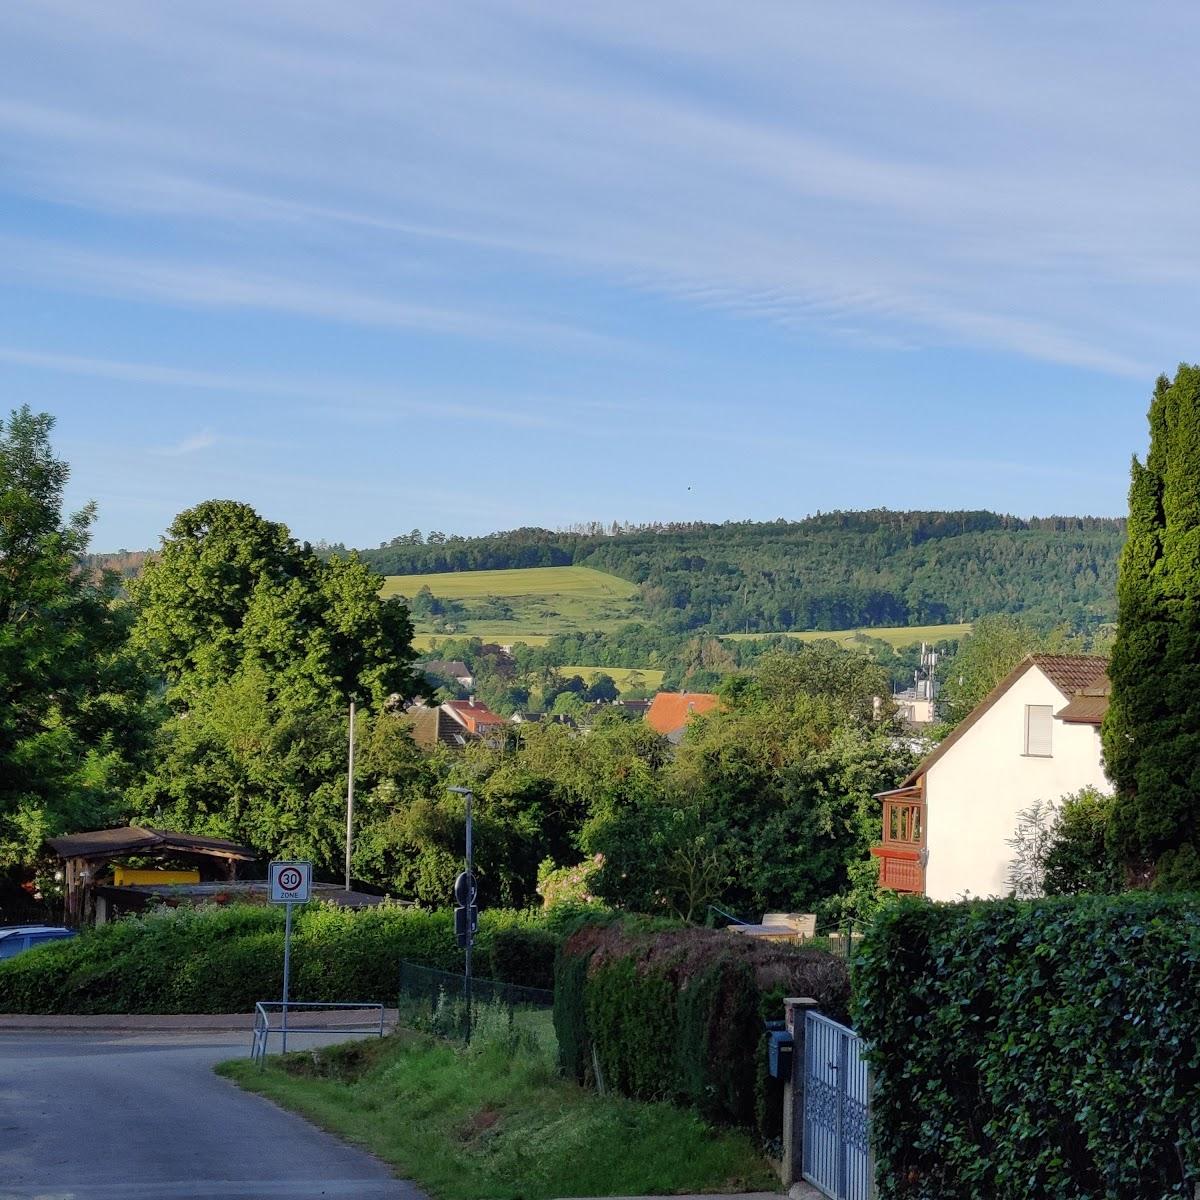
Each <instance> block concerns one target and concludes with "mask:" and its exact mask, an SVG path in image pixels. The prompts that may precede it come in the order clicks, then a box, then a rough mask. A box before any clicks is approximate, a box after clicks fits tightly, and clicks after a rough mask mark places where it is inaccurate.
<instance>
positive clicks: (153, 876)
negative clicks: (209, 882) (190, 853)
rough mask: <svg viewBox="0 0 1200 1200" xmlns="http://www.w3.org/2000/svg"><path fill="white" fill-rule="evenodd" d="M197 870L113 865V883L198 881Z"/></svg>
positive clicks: (128, 884) (131, 884)
mask: <svg viewBox="0 0 1200 1200" xmlns="http://www.w3.org/2000/svg"><path fill="white" fill-rule="evenodd" d="M199 882H200V872H199V871H157V870H155V869H153V868H143V867H113V883H114V884H115V885H116V886H117V887H131V886H133V885H134V884H138V883H159V884H162V883H166V884H170V883H199Z"/></svg>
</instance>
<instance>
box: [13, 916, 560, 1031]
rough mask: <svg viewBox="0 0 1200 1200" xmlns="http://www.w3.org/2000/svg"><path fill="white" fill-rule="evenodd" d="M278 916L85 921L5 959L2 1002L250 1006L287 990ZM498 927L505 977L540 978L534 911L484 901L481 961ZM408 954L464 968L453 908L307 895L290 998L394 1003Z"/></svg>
mask: <svg viewBox="0 0 1200 1200" xmlns="http://www.w3.org/2000/svg"><path fill="white" fill-rule="evenodd" d="M283 924H284V914H283V912H282V911H281V910H279V909H273V908H263V907H256V906H250V905H232V906H229V907H226V908H216V907H202V908H194V909H192V908H179V909H163V910H160V911H157V912H152V913H148V914H146V915H144V916H141V917H132V918H127V919H125V920H122V921H117V922H115V923H113V924H111V925H104V926H101V927H100V928H99V929H94V930H85V931H84V932H83V933H81V934H80V936H79V937H76V938H73V939H71V940H70V941H63V942H54V943H49V944H47V945H46V946H43V947H39V948H38V949H36V950H29V951H27V952H26V953H24V954H20V955H17V956H16V957H15V958H12V959H10V960H6V961H4V962H2V963H0V1012H22V1013H53V1012H70V1013H153V1012H158V1013H173V1012H174V1013H178V1012H199V1013H218V1012H249V1011H250V1010H251V1009H252V1008H253V1007H254V1003H255V1001H257V1000H264V999H274V998H275V997H277V996H278V995H279V993H280V988H281V984H282V978H283ZM497 937H499V938H500V939H501V941H502V942H503V943H504V946H505V948H504V949H502V950H501V952H500V953H501V957H502V960H503V963H504V968H505V970H507V971H508V972H509V973H510V975H511V976H512V977H511V978H510V979H509V982H514V983H522V984H527V985H531V986H535V987H541V986H545V979H546V966H545V964H546V962H547V961H549V960H550V958H551V956H552V953H553V952H552V950H549V949H547V947H546V945H545V943H544V930H543V929H542V928H541V925H540V921H539V918H538V917H537V916H535V915H534V914H532V913H524V912H512V911H508V910H504V909H491V910H485V911H484V912H483V913H481V914H480V929H479V940H478V942H477V945H478V946H479V949H480V952H481V954H482V955H483V956H484V957H485V960H486V959H487V957H488V956H489V955H491V954H492V951H493V945H494V942H495V939H496V938H497ZM522 938H525V939H526V941H527V944H525V943H524V942H522V941H521V939H522ZM539 939H542V940H540V941H539ZM535 943H536V945H537V948H536V949H535V948H534V946H535ZM517 945H521V947H522V949H521V950H520V951H518V950H517V949H516V947H517ZM402 958H403V959H407V960H408V961H410V962H416V963H422V964H425V965H427V966H431V967H437V968H439V969H440V970H444V971H460V970H461V969H462V951H461V950H460V949H459V947H458V945H457V943H456V942H455V940H454V922H453V915H452V914H451V913H450V912H448V911H443V912H427V911H424V910H422V909H416V908H401V907H399V906H393V905H381V906H380V907H378V908H372V909H366V910H364V911H362V912H351V911H349V910H347V909H342V908H337V907H335V906H333V905H323V904H311V905H307V906H305V907H304V908H301V909H298V910H296V912H295V914H294V920H293V937H292V999H293V1000H331V1001H338V1000H343V1001H347V1000H367V1001H375V1002H382V1003H386V1004H389V1005H394V1004H395V1002H396V995H397V989H398V986H399V964H400V960H401V959H402ZM524 970H528V971H529V972H530V976H529V977H528V978H524V977H521V972H522V971H524Z"/></svg>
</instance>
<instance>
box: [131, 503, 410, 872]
mask: <svg viewBox="0 0 1200 1200" xmlns="http://www.w3.org/2000/svg"><path fill="white" fill-rule="evenodd" d="M379 582H380V581H379V577H378V576H377V575H375V574H374V573H373V572H371V571H370V570H369V569H368V568H367V567H366V566H365V565H364V564H363V563H362V562H360V561H359V560H358V559H357V558H354V557H351V558H333V559H330V560H329V561H327V562H323V561H321V560H320V559H319V558H318V557H317V556H316V555H315V554H314V553H313V552H312V550H311V548H310V547H308V546H307V545H301V544H300V543H298V542H297V541H296V540H295V539H294V538H293V537H292V536H291V534H290V533H289V532H288V530H287V528H286V527H285V526H283V525H280V524H278V523H276V522H273V521H267V520H264V519H263V518H262V517H261V516H259V515H258V513H256V512H255V511H254V510H253V509H252V508H251V507H249V506H248V505H246V504H239V503H235V502H233V501H226V500H212V501H208V502H206V503H204V504H200V505H198V506H196V507H195V508H192V509H189V510H188V511H186V512H184V513H181V514H180V515H179V516H178V517H177V518H176V519H175V521H174V523H173V524H172V526H171V528H170V530H169V531H168V533H167V536H166V537H165V538H164V540H163V547H162V551H161V553H160V554H159V556H158V557H157V559H156V560H155V561H154V562H152V563H151V564H149V565H148V566H147V568H146V571H145V573H144V575H143V577H142V579H141V580H140V581H139V582H138V583H137V584H136V585H135V587H134V596H135V599H136V602H137V605H138V619H137V624H136V627H135V631H134V636H135V639H136V641H137V644H138V645H139V646H140V647H142V648H143V649H144V650H145V652H146V653H147V655H149V656H151V657H152V658H153V659H154V661H156V663H157V664H158V666H159V668H160V670H161V672H162V674H163V677H164V679H165V681H166V684H167V700H168V703H169V704H170V705H171V708H172V710H173V711H174V714H175V715H174V717H173V719H172V720H170V721H168V722H166V724H165V725H164V726H163V728H162V730H161V731H160V735H159V747H158V751H159V753H158V756H157V761H156V764H155V770H154V771H153V773H152V774H151V775H150V776H149V777H148V778H147V779H146V780H145V781H144V782H143V784H142V786H141V787H140V788H139V789H138V792H137V797H136V799H137V803H138V807H139V809H140V810H141V811H142V812H143V813H145V814H146V816H147V818H155V819H158V820H162V821H165V822H170V823H172V824H175V825H178V826H181V827H183V828H188V829H194V830H203V831H208V832H212V833H219V834H223V835H226V836H232V837H237V838H242V839H244V840H246V841H248V842H249V843H250V844H252V845H253V846H255V847H257V848H260V849H262V850H264V851H269V852H271V853H286V854H292V855H303V856H306V857H312V858H314V859H316V860H317V862H318V863H321V864H323V865H324V866H326V867H332V865H333V864H334V862H336V860H337V858H338V854H339V852H340V846H341V838H342V836H343V835H342V833H341V830H342V829H343V825H342V816H341V804H342V797H343V796H344V790H345V775H344V761H345V760H344V755H345V745H346V719H345V713H346V704H347V701H348V700H349V699H350V698H351V697H356V698H357V699H358V700H359V702H360V704H361V705H362V706H363V709H364V712H363V717H364V720H366V721H370V720H379V719H381V718H382V716H383V715H384V709H385V707H386V704H387V701H388V698H389V697H390V696H391V695H393V694H397V693H398V694H400V695H402V696H407V695H411V694H412V690H413V688H414V687H415V681H414V678H413V675H412V671H411V666H410V664H411V661H412V658H413V654H412V650H411V646H410V642H411V637H412V626H411V624H410V622H409V619H408V613H407V610H406V609H405V608H404V606H403V604H402V603H401V602H400V601H398V600H383V599H381V598H380V595H379ZM397 736H401V735H400V734H398V733H397ZM368 774H369V772H368ZM379 782H380V780H378V779H374V778H371V779H364V780H362V783H363V785H364V787H366V788H373V787H375V785H376V784H378V783H379Z"/></svg>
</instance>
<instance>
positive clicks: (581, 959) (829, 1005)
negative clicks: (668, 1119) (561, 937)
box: [554, 919, 850, 1137]
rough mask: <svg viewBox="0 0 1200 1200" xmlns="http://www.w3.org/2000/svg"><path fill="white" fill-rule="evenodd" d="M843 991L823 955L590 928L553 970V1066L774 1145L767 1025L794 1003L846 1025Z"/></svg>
mask: <svg viewBox="0 0 1200 1200" xmlns="http://www.w3.org/2000/svg"><path fill="white" fill-rule="evenodd" d="M849 991H850V988H849V981H848V978H847V974H846V966H845V963H844V962H843V961H842V960H841V959H838V958H834V957H833V956H831V955H829V954H827V953H825V952H824V951H821V950H806V949H801V948H798V947H789V946H780V945H778V944H771V943H764V942H757V941H753V940H751V939H750V938H746V937H742V936H739V935H737V934H733V933H729V932H727V931H725V930H717V929H698V928H695V927H687V928H679V927H674V926H669V925H664V923H662V922H652V921H644V920H637V919H626V920H623V921H610V922H609V923H607V924H587V925H584V926H582V927H581V928H579V929H577V930H576V931H575V932H574V933H572V934H570V935H569V936H568V937H567V939H566V941H565V942H564V943H563V945H562V947H561V949H560V951H559V956H558V962H557V964H556V967H555V987H554V1027H555V1030H556V1032H557V1034H558V1045H559V1059H560V1063H561V1066H562V1068H563V1070H564V1072H565V1073H566V1074H567V1075H568V1076H569V1077H571V1078H573V1079H576V1080H578V1081H579V1082H581V1083H587V1084H596V1083H598V1082H599V1080H598V1079H597V1078H596V1068H597V1067H599V1074H600V1077H601V1079H602V1081H603V1083H604V1085H605V1086H606V1087H608V1088H612V1089H613V1090H615V1091H618V1092H621V1093H623V1094H624V1095H627V1096H635V1097H638V1098H640V1099H646V1100H658V1099H663V1100H672V1101H674V1102H676V1103H679V1104H686V1105H690V1106H691V1107H693V1108H695V1109H697V1110H698V1111H699V1112H700V1113H701V1114H702V1115H703V1116H704V1117H706V1118H707V1119H709V1120H713V1121H721V1122H727V1123H731V1124H738V1125H746V1126H751V1127H755V1128H757V1129H758V1130H759V1131H760V1132H761V1133H763V1135H764V1136H766V1137H772V1136H777V1135H778V1132H779V1129H778V1123H779V1115H780V1114H779V1109H780V1105H779V1103H778V1099H779V1097H778V1095H777V1086H776V1085H775V1084H774V1081H771V1080H769V1079H768V1077H767V1075H766V1053H765V1036H764V1030H763V1024H762V1023H763V1020H764V1019H777V1018H780V1017H782V1015H783V1009H782V1003H781V1001H782V999H783V997H784V996H789V995H804V996H814V997H816V998H817V999H818V1000H820V1001H821V1003H822V1009H823V1011H825V1012H827V1013H829V1014H830V1015H831V1016H834V1017H843V1018H844V1016H845V1010H846V1005H847V1002H848V1000H849Z"/></svg>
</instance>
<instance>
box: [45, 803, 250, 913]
mask: <svg viewBox="0 0 1200 1200" xmlns="http://www.w3.org/2000/svg"><path fill="white" fill-rule="evenodd" d="M47 845H48V846H49V847H50V849H51V850H53V851H54V853H55V854H57V855H58V857H59V858H61V859H62V860H63V864H64V866H63V879H64V882H65V884H66V898H65V906H64V907H65V920H66V923H67V924H68V925H83V924H86V923H88V922H89V921H91V920H93V919H94V916H95V887H96V883H97V878H96V877H97V875H98V874H100V873H101V872H102V871H103V870H104V868H106V867H107V866H108V865H109V864H110V863H113V862H116V861H117V860H118V859H125V858H151V859H156V860H169V861H171V862H186V863H190V864H193V865H194V866H195V867H196V868H197V869H198V870H199V871H200V873H201V877H202V878H203V877H207V878H209V879H213V880H234V879H236V878H237V873H238V864H239V863H253V862H255V861H256V860H257V859H258V855H257V854H255V852H254V851H253V850H251V849H250V848H249V847H248V846H240V845H238V843H237V842H230V841H226V840H225V839H224V838H214V837H203V836H201V835H199V834H194V833H168V832H167V831H165V830H162V829H150V828H147V827H144V826H140V825H123V826H121V827H120V828H117V829H97V830H94V831H93V832H91V833H73V834H70V835H69V836H67V837H58V838H49V839H47Z"/></svg>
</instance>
